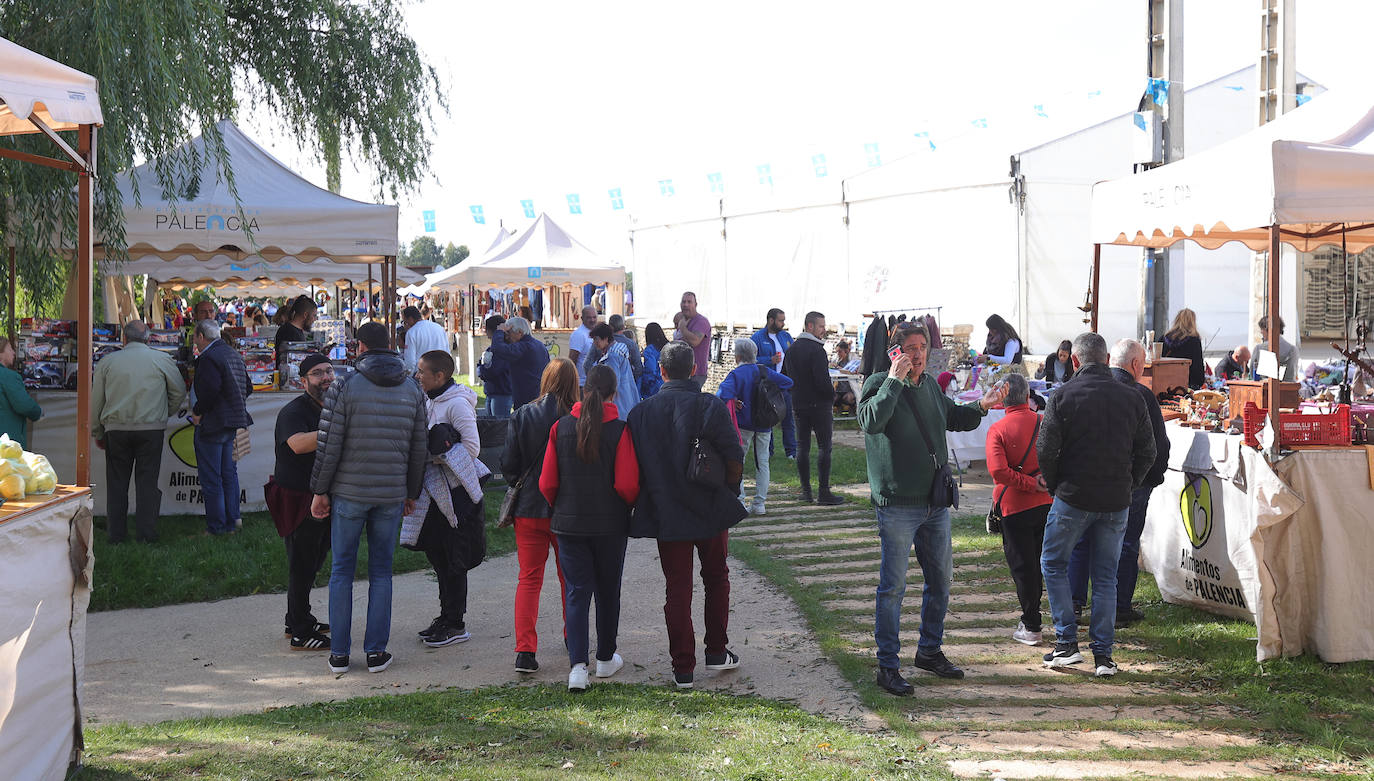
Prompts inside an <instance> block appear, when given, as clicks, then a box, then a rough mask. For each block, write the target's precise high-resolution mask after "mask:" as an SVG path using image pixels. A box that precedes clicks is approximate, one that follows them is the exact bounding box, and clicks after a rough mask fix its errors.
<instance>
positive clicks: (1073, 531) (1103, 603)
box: [1040, 497, 1128, 656]
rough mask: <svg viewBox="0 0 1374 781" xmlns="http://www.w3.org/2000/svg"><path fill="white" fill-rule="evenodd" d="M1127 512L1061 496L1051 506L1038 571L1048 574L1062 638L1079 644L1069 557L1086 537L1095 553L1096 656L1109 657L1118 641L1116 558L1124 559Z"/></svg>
mask: <svg viewBox="0 0 1374 781" xmlns="http://www.w3.org/2000/svg"><path fill="white" fill-rule="evenodd" d="M1127 511H1128V508H1125V507H1123V508H1121V509H1120V510H1113V511H1111V512H1090V511H1088V510H1080V509H1078V508H1076V507H1073V506H1071V505H1069V504H1068V503H1066V502H1064V501H1063V500H1061V499H1059V498H1057V497H1056V498H1055V500H1054V504H1052V505H1050V515H1049V518H1048V520H1046V522H1045V544H1044V547H1043V548H1041V552H1040V570H1041V572H1043V573H1044V575H1045V593H1046V594H1048V595H1049V598H1050V614H1051V615H1053V616H1054V631H1055V634H1056V635H1057V636H1058V640H1059V642H1061V643H1076V642H1078V624H1077V623H1076V622H1075V621H1074V615H1073V591H1072V589H1071V588H1070V587H1069V556H1070V554H1071V553H1072V551H1073V548H1074V546H1075V545H1077V544H1078V540H1079V539H1080V538H1084V539H1087V541H1088V549H1089V551H1090V552H1091V554H1092V572H1091V576H1092V581H1093V614H1092V623H1091V625H1090V626H1089V629H1088V637H1089V639H1090V640H1089V643H1088V645H1089V647H1091V648H1092V651H1093V653H1094V654H1098V655H1101V656H1111V654H1112V643H1113V641H1114V640H1115V639H1116V630H1115V628H1114V626H1115V623H1116V562H1117V559H1118V558H1120V557H1121V537H1122V535H1123V534H1125V532H1126V514H1127Z"/></svg>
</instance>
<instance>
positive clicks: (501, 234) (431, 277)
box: [396, 228, 515, 296]
mask: <svg viewBox="0 0 1374 781" xmlns="http://www.w3.org/2000/svg"><path fill="white" fill-rule="evenodd" d="M514 235H515V234H514V233H507V232H506V229H505V228H497V229H496V238H495V239H494V240H493V241H492V242H491V246H489V247H487V251H486V252H484V253H482V257H481V258H471V257H469V258H468V259H466V260H464V261H463V262H462V263H458V264H457V265H453V266H449V267H448V268H441V269H439V270H438V271H435V272H432V273H429V274H426V275H425V280H424V281H423V282H421V283H419V284H416V285H411V286H409V287H403V288H401V289H400V290H398V291H396V292H397V293H398V294H399V295H403V296H424V294H425V293H428V292H429V290H430V288H432V287H434V286H435V285H436V284H438V283H440V282H443V281H444V280H446V279H452V278H453V277H455V276H457V275H458V274H459V273H460V272H461V271H462V270H463V268H465V267H466V266H467V265H469V264H472V263H473V262H474V261H475V262H477V263H481V262H482V260H484V259H486V258H487V257H489V256H491V255H492V254H493V253H495V252H496V250H497V248H498V247H501V246H503V245H504V244H505V243H506V242H507V241H509V240H510V237H511V236H514Z"/></svg>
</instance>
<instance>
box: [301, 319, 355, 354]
mask: <svg viewBox="0 0 1374 781" xmlns="http://www.w3.org/2000/svg"><path fill="white" fill-rule="evenodd" d="M310 334H311V335H312V336H314V337H315V341H316V342H318V343H320V344H323V345H328V346H331V347H332V346H333V345H339V344H343V343H344V339H345V338H346V335H347V332H346V330H345V328H344V321H342V320H335V319H333V318H330V317H321V318H318V319H317V320H315V324H314V325H312V326H310Z"/></svg>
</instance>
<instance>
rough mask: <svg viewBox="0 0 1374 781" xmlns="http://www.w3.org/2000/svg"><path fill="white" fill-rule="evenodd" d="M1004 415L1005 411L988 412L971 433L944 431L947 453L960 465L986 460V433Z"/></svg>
mask: <svg viewBox="0 0 1374 781" xmlns="http://www.w3.org/2000/svg"><path fill="white" fill-rule="evenodd" d="M1006 415H1007V412H1006V410H1000V409H994V410H989V411H988V414H987V416H986V417H984V418H983V422H982V423H981V424H979V426H978V428H976V429H974V430H972V431H946V432H945V442H946V444H948V445H949V452H950V453H951V454H953V456H954V458H955V459H956V460H958V461H959V463H961V464H967V463H968V462H970V461H985V460H987V457H988V456H987V442H988V431H990V430H991V429H992V424H994V423H996V422H997V421H999V420H1001V419H1002V418H1004V417H1006Z"/></svg>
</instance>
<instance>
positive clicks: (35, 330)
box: [19, 317, 76, 336]
mask: <svg viewBox="0 0 1374 781" xmlns="http://www.w3.org/2000/svg"><path fill="white" fill-rule="evenodd" d="M19 329H20V331H22V332H24V333H26V334H32V335H34V336H75V335H76V321H75V320H53V319H51V318H47V317H25V318H23V319H21V320H20V321H19Z"/></svg>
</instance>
